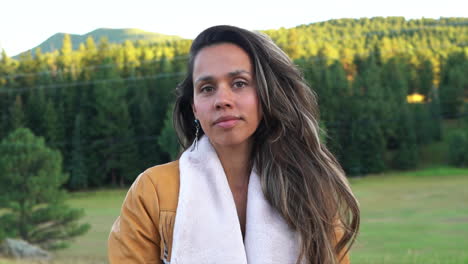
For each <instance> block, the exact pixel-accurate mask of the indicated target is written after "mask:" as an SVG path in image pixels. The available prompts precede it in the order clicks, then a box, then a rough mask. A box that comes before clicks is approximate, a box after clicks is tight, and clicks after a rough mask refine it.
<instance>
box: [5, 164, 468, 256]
mask: <svg viewBox="0 0 468 264" xmlns="http://www.w3.org/2000/svg"><path fill="white" fill-rule="evenodd" d="M351 185H352V188H353V191H354V192H355V194H356V196H357V197H358V199H359V202H360V205H361V210H362V218H361V221H362V224H361V232H360V235H359V237H358V240H357V241H356V244H355V245H354V247H353V249H352V251H351V261H352V263H353V264H355V263H357V264H361V263H362V264H376V263H377V264H381V263H383V264H385V263H387V264H406V263H408V264H415V263H424V264H459V263H468V169H457V168H449V167H436V168H428V169H424V170H418V171H413V172H404V173H401V172H398V173H397V172H395V173H393V172H392V173H385V174H380V175H371V176H367V177H363V178H352V179H351ZM125 193H126V191H125V190H100V191H95V192H80V193H73V194H72V195H71V196H72V197H71V199H70V201H69V203H70V205H72V206H74V207H78V208H84V209H85V210H86V218H85V221H86V222H89V223H91V225H92V229H91V230H90V231H89V232H88V233H87V234H86V235H84V236H82V237H79V238H77V239H76V241H75V242H74V243H73V244H72V246H71V247H70V248H68V249H66V250H63V251H59V252H57V254H56V257H55V261H54V262H53V263H66V264H72V263H76V264H84V263H107V261H106V242H107V236H108V234H109V230H110V228H111V225H112V223H113V221H114V220H115V218H116V217H117V216H118V214H119V210H120V206H121V203H122V201H123V199H124V196H125ZM2 263H4V264H12V263H17V264H24V263H28V262H14V261H8V260H2V259H0V264H2Z"/></svg>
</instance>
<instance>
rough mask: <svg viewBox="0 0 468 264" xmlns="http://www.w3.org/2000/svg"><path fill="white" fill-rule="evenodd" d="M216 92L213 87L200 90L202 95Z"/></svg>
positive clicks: (204, 87)
mask: <svg viewBox="0 0 468 264" xmlns="http://www.w3.org/2000/svg"><path fill="white" fill-rule="evenodd" d="M213 90H214V88H213V86H203V87H202V88H200V91H201V92H202V93H209V92H212V91H213Z"/></svg>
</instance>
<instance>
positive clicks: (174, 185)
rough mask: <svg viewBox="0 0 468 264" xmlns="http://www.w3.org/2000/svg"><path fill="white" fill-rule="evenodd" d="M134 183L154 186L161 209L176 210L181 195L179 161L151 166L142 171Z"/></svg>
mask: <svg viewBox="0 0 468 264" xmlns="http://www.w3.org/2000/svg"><path fill="white" fill-rule="evenodd" d="M134 184H138V185H140V184H141V185H143V186H146V188H145V189H146V190H147V188H148V186H152V187H153V188H154V191H155V192H156V194H157V198H158V200H159V209H160V210H162V211H175V210H176V208H177V201H178V197H179V184H180V181H179V161H178V160H176V161H173V162H169V163H166V164H161V165H157V166H153V167H150V168H148V169H146V170H145V171H144V172H143V173H141V174H140V175H139V176H138V178H137V179H136V180H135V183H134Z"/></svg>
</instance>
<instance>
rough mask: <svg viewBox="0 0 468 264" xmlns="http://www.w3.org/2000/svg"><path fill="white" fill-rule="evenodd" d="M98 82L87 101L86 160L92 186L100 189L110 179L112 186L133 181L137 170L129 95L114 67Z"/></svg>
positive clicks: (103, 72) (98, 75)
mask: <svg viewBox="0 0 468 264" xmlns="http://www.w3.org/2000/svg"><path fill="white" fill-rule="evenodd" d="M104 63H106V64H109V63H110V62H109V61H104ZM109 65H110V64H109ZM95 79H96V83H95V85H93V87H92V90H91V94H90V95H89V97H88V98H89V100H88V101H87V103H88V104H89V105H90V107H89V109H88V116H89V118H90V122H89V125H90V127H89V129H88V131H87V133H88V134H87V136H86V137H87V140H89V141H90V143H91V144H90V145H89V148H88V149H87V152H88V153H89V155H87V156H88V164H90V168H89V172H92V173H93V175H92V176H90V177H89V179H90V184H91V185H96V186H99V185H101V184H103V183H104V182H105V181H106V180H107V179H108V178H107V177H109V178H110V182H111V183H112V184H117V183H119V184H120V185H123V184H124V180H125V179H128V180H131V179H134V178H135V176H136V171H137V170H138V169H137V168H138V167H137V163H138V162H137V158H138V157H137V148H136V144H135V141H134V139H135V134H134V131H133V129H132V121H131V119H130V114H129V112H128V106H127V102H126V99H125V95H126V94H127V91H126V88H125V86H124V82H123V80H122V78H121V77H120V76H119V75H118V73H117V71H116V69H115V68H113V67H103V68H100V69H99V70H98V71H97V72H96V75H95Z"/></svg>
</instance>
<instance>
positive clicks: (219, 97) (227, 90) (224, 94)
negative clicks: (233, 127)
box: [215, 85, 234, 109]
mask: <svg viewBox="0 0 468 264" xmlns="http://www.w3.org/2000/svg"><path fill="white" fill-rule="evenodd" d="M233 100H234V97H233V93H232V90H231V87H229V86H228V85H220V86H219V87H218V91H217V93H216V101H215V107H216V109H223V108H232V106H233V105H234V102H233Z"/></svg>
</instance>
